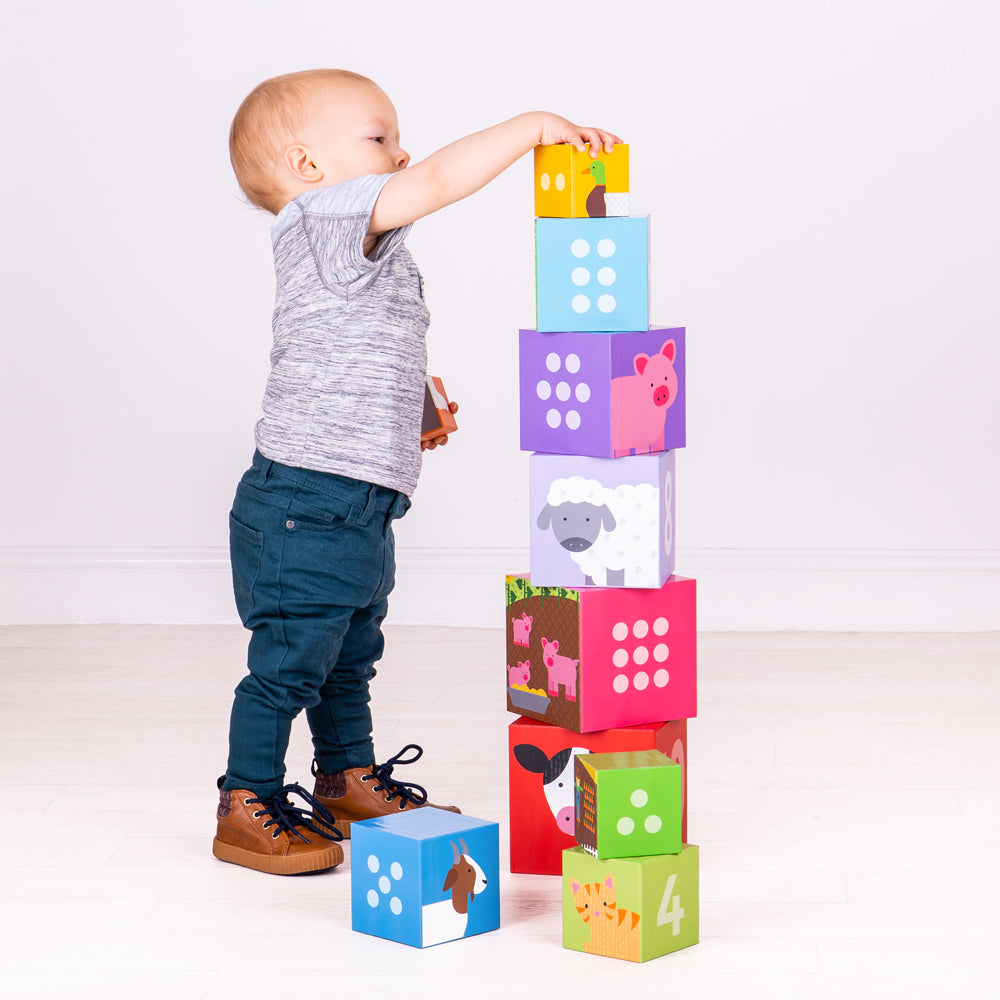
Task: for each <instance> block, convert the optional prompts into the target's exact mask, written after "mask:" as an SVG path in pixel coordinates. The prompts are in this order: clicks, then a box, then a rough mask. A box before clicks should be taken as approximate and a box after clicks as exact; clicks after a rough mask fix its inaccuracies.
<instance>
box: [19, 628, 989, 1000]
mask: <svg viewBox="0 0 1000 1000" xmlns="http://www.w3.org/2000/svg"><path fill="white" fill-rule="evenodd" d="M502 643H503V639H502V634H501V633H500V632H499V631H496V632H494V631H491V630H459V629H450V630H449V629H432V628H402V627H397V628H394V629H390V630H389V640H388V649H387V654H386V658H385V660H384V661H383V664H382V667H381V669H380V676H379V678H378V680H377V681H376V688H375V691H376V694H375V712H376V751H377V753H378V754H379V756H380V757H387V756H389V755H391V754H393V753H395V752H396V751H397V750H398V749H399V748H400V747H402V746H403V744H405V743H408V742H411V741H412V742H417V743H421V744H422V745H423V746H424V748H425V751H426V753H425V757H424V759H423V760H422V761H421V762H420V764H419V765H416V766H415V767H413V768H412V769H411V770H412V771H414V772H416V771H419V774H414V775H413V778H414V780H417V781H420V782H421V783H423V784H426V785H427V786H428V788H429V790H430V792H431V795H432V798H433V799H434V800H436V801H438V802H442V803H447V802H454V803H456V804H458V805H460V806H461V807H462V809H463V810H464V811H465V812H467V813H470V814H472V815H474V816H479V817H481V818H484V819H492V820H498V821H500V823H501V831H502V832H501V859H503V858H504V857H505V852H506V812H507V788H506V782H507V757H506V732H505V730H506V727H507V725H508V724H509V722H510V721H511V720H512V718H513V717H512V716H508V715H507V714H506V712H505V710H504V696H503V687H504V681H503V679H502V677H503V666H504V650H503V645H502ZM244 655H245V638H244V633H243V631H242V630H241V629H240V628H239V627H235V626H234V627H229V626H195V627H187V626H183V627H179V626H175V627H165V626H164V627H160V626H66V627H6V628H2V629H0V751H2V760H3V765H4V766H3V772H2V776H0V783H2V789H0V791H2V801H3V804H4V807H5V809H4V816H3V828H4V831H5V837H4V845H5V850H4V851H3V852H2V853H0V904H2V905H0V995H2V996H3V997H4V998H8V1000H26V998H35V997H38V998H44V1000H55V998H63V997H65V998H72V1000H78V998H83V997H101V998H105V1000H115V998H119V997H120V998H129V1000H136V998H138V1000H151V998H160V997H163V998H169V1000H187V998H198V1000H202V998H204V1000H221V998H236V997H239V998H246V997H269V996H288V997H294V996H300V995H309V996H311V997H316V998H320V1000H321V998H324V997H337V998H340V997H352V998H353V997H363V996H365V995H370V996H375V997H386V998H394V997H400V998H411V997H413V998H417V997H450V996H458V995H469V996H471V997H477V998H482V997H486V998H493V997H497V998H499V997H501V996H502V997H505V998H507V997H510V996H511V994H514V993H516V994H518V995H521V996H524V997H528V998H536V997H556V998H563V997H566V998H569V997H582V996H584V995H586V996H588V997H595V998H601V1000H609V998H613V997H629V998H647V997H648V998H657V1000H663V998H678V1000H700V998H704V1000H726V998H730V997H731V998H739V1000H754V998H765V997H766V998H768V1000H773V998H774V997H776V996H779V997H783V996H787V997H789V998H796V1000H804V998H812V997H838V998H841V997H852V998H863V1000H864V998H882V997H885V996H888V995H892V996H902V997H906V998H907V1000H913V998H931V997H935V998H936V997H947V998H948V1000H956V998H983V1000H986V998H989V1000H995V998H996V997H997V996H1000V976H998V972H1000V957H998V952H1000V947H998V945H1000V902H998V900H1000V860H998V859H1000V724H998V715H1000V634H997V633H994V634H988V635H870V634H869V635H848V634H806V633H782V634H752V635H750V634H747V635H742V634H741V635H736V634H707V635H703V636H702V637H701V657H700V685H699V691H700V712H699V718H698V719H696V720H693V721H692V722H691V724H690V732H689V760H690V772H689V787H690V826H689V839H690V840H691V841H692V842H693V843H697V844H699V845H700V848H701V944H699V945H697V946H696V947H694V948H690V949H688V950H686V951H683V952H679V953H677V954H674V955H668V956H666V957H664V958H660V959H657V960H655V961H652V962H647V963H645V964H644V965H633V964H632V963H627V962H621V961H615V960H612V959H606V958H599V957H595V956H590V955H583V954H579V953H576V952H570V951H565V950H564V949H563V948H562V947H561V911H560V880H559V879H558V878H554V877H546V876H526V875H516V876H511V875H509V874H507V875H506V876H505V877H504V878H503V879H502V885H501V893H502V927H501V929H500V931H498V932H495V933H491V934H486V935H482V936H480V937H477V938H472V939H468V940H466V941H461V942H456V943H453V944H449V945H444V946H441V947H438V948H431V949H427V950H425V951H419V950H416V949H412V948H408V947H406V946H404V945H397V944H394V943H391V942H387V941H383V940H380V939H377V938H372V937H367V936H365V935H361V934H355V933H354V932H352V931H351V929H350V905H349V887H350V865H349V859H348V863H347V864H345V865H343V866H341V867H340V868H338V869H337V870H335V871H334V872H331V873H328V874H326V875H320V876H316V877H313V878H300V879H289V878H280V877H274V876H267V875H261V874H258V873H255V872H251V871H248V870H245V869H242V868H238V867H235V866H233V865H227V864H223V863H221V862H218V861H216V860H215V859H214V858H213V857H212V855H211V839H212V836H213V834H214V815H215V803H216V798H217V795H216V791H215V778H216V776H217V775H218V774H219V773H221V771H222V770H223V768H224V764H225V757H226V729H227V721H228V713H229V706H230V699H231V692H232V688H233V687H234V685H235V684H236V683H237V681H238V680H239V678H240V676H241V674H242V664H243V660H244ZM310 758H311V755H310V751H309V743H308V736H307V733H306V731H305V725H304V720H303V721H302V723H301V724H299V725H297V729H296V732H295V733H294V735H293V743H292V747H291V751H290V754H289V775H288V777H289V780H298V781H301V783H302V784H304V785H306V786H307V787H310V788H311V781H310V779H309V761H310Z"/></svg>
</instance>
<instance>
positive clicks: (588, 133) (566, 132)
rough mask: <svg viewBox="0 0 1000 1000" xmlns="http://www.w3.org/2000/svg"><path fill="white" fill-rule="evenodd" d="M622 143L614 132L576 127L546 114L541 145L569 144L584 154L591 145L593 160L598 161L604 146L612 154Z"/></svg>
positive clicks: (558, 117) (565, 120)
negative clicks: (618, 144) (586, 147)
mask: <svg viewBox="0 0 1000 1000" xmlns="http://www.w3.org/2000/svg"><path fill="white" fill-rule="evenodd" d="M621 141H622V140H621V139H620V138H619V137H618V136H617V135H615V134H614V133H613V132H607V131H605V130H604V129H601V128H593V127H581V126H579V125H574V124H573V123H572V122H571V121H568V120H567V119H566V118H561V117H560V116H559V115H553V114H548V113H547V112H546V113H545V114H544V119H543V121H542V133H541V138H540V140H539V144H540V145H542V146H555V145H558V144H559V143H561V142H568V143H571V144H572V145H573V146H575V147H576V149H578V150H579V151H580V152H581V153H582V152H583V150H584V147H585V146H586V145H587V144H588V143H589V144H590V155H591V158H593V159H596V158H597V154H598V153H599V152H600V150H601V147H602V146H603V147H604V152H605V153H610V152H611V151H612V150H613V149H614V147H615V143H616V142H621Z"/></svg>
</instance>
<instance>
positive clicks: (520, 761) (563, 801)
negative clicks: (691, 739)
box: [507, 719, 687, 875]
mask: <svg viewBox="0 0 1000 1000" xmlns="http://www.w3.org/2000/svg"><path fill="white" fill-rule="evenodd" d="M507 734H508V759H509V769H510V870H511V871H512V872H519V873H522V874H532V875H559V874H561V872H562V852H563V850H565V849H566V848H569V847H573V846H574V844H575V843H576V841H575V840H574V838H573V824H574V816H575V802H574V792H573V765H574V759H575V754H577V753H588V752H589V753H612V752H617V751H623V750H659V751H661V752H662V753H665V754H666V755H667V756H668V757H670V758H671V760H675V761H677V763H678V764H680V765H681V768H682V787H683V795H682V816H681V838H682V839H683V840H684V841H685V842H686V841H687V720H686V719H677V720H676V721H673V722H651V723H646V724H644V725H640V726H626V727H621V728H618V729H608V730H604V731H602V732H593V733H585V734H581V733H577V732H574V731H573V730H570V729H563V728H561V727H559V726H550V725H546V724H545V723H544V722H536V721H534V720H533V719H517V720H516V721H514V722H512V723H511V724H510V726H509V727H508V729H507Z"/></svg>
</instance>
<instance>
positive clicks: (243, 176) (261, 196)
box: [229, 69, 376, 215]
mask: <svg viewBox="0 0 1000 1000" xmlns="http://www.w3.org/2000/svg"><path fill="white" fill-rule="evenodd" d="M345 82H349V83H364V84H370V85H371V86H376V84H375V83H374V82H373V81H372V80H369V79H368V77H366V76H361V75H360V74H359V73H352V72H351V71H350V70H346V69H310V70H303V71H301V72H299V73H286V74H284V75H283V76H275V77H272V78H271V79H270V80H265V81H264V82H263V83H260V84H258V85H257V86H256V87H254V89H253V90H251V91H250V93H249V94H247V96H246V97H245V98H244V100H243V103H242V104H241V105H240V106H239V109H238V110H237V112H236V115H235V117H234V118H233V124H232V126H231V127H230V129H229V159H230V161H231V162H232V165H233V171H234V172H235V174H236V181H237V183H238V184H239V186H240V190H241V191H242V192H243V193H244V194H245V195H246V197H247V200H248V201H249V202H250V204H251V205H256V206H257V207H258V208H264V209H267V211H268V212H272V213H273V214H275V215H277V214H278V212H280V211H281V210H282V208H284V207H285V204H286V203H287V201H288V196H287V193H286V192H285V190H284V188H283V187H282V185H281V183H280V180H279V178H280V164H281V156H282V154H283V153H284V151H285V149H286V148H287V147H288V145H289V144H291V143H292V142H294V141H295V139H296V137H297V134H298V132H299V130H300V129H301V128H302V126H303V125H304V124H305V121H306V112H307V107H308V103H309V99H310V98H311V97H312V96H313V95H314V94H315V93H316V90H317V89H318V88H319V87H322V86H329V85H330V84H338V83H345Z"/></svg>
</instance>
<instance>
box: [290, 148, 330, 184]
mask: <svg viewBox="0 0 1000 1000" xmlns="http://www.w3.org/2000/svg"><path fill="white" fill-rule="evenodd" d="M285 166H286V167H287V168H288V169H289V170H290V171H291V173H292V176H293V177H294V178H295V179H296V180H297V181H303V182H304V183H306V184H317V183H319V182H320V181H321V180H322V179H323V171H322V170H321V169H320V167H319V166H318V165H317V164H316V161H315V160H314V159H313V155H312V151H311V150H310V149H309V147H308V146H302V145H300V144H296V145H294V146H289V147H288V149H286V150H285Z"/></svg>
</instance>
